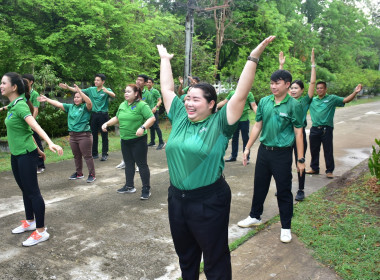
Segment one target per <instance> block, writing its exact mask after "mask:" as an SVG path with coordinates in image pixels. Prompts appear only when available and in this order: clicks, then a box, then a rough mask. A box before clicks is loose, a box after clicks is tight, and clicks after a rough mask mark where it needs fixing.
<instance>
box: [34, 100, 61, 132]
mask: <svg viewBox="0 0 380 280" xmlns="http://www.w3.org/2000/svg"><path fill="white" fill-rule="evenodd" d="M37 121H38V123H39V125H40V126H41V127H42V128H43V129H44V130H45V131H46V133H47V134H48V135H49V137H60V136H66V135H68V127H67V114H66V113H65V112H63V111H62V110H60V109H57V108H56V107H54V106H52V105H50V104H49V103H45V104H44V106H43V107H42V106H41V107H40V111H39V114H38V119H37Z"/></svg>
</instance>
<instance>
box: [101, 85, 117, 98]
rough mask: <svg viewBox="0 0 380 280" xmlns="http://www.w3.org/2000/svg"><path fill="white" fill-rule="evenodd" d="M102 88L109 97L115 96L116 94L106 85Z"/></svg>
mask: <svg viewBox="0 0 380 280" xmlns="http://www.w3.org/2000/svg"><path fill="white" fill-rule="evenodd" d="M102 90H103V91H104V92H105V93H107V94H108V95H109V97H112V98H115V96H116V94H115V93H114V92H113V91H110V90H108V89H107V88H106V87H103V88H102Z"/></svg>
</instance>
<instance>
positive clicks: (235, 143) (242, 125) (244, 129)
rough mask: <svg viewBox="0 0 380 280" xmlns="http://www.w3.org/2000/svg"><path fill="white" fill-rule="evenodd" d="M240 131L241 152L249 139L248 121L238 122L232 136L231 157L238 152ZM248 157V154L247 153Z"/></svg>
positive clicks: (235, 155) (234, 156)
mask: <svg viewBox="0 0 380 280" xmlns="http://www.w3.org/2000/svg"><path fill="white" fill-rule="evenodd" d="M240 131H241V138H242V139H243V152H244V149H245V146H247V143H248V140H249V121H248V120H247V121H241V122H239V124H238V127H237V128H236V130H235V132H234V134H233V136H232V153H231V157H233V158H236V157H237V155H238V152H239V132H240ZM248 159H249V155H248Z"/></svg>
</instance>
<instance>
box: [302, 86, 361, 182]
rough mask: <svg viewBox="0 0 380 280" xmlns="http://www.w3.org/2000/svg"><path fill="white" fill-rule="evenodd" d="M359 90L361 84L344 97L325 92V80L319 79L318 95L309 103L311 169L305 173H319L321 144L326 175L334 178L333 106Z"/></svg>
mask: <svg viewBox="0 0 380 280" xmlns="http://www.w3.org/2000/svg"><path fill="white" fill-rule="evenodd" d="M361 90H362V85H361V84H359V85H358V86H357V87H356V88H355V90H354V92H353V93H351V94H350V95H349V96H347V97H346V98H344V97H339V96H336V95H329V94H327V85H326V82H323V81H320V82H318V83H317V95H318V96H316V97H314V98H313V100H312V102H311V104H310V117H311V121H312V127H311V128H310V136H309V142H310V154H311V162H310V167H311V169H310V170H308V171H306V174H319V152H320V149H321V144H322V145H323V153H324V156H325V163H326V176H327V178H329V179H332V178H334V175H333V172H334V168H335V163H334V154H333V130H334V114H335V108H336V107H343V106H344V105H345V104H346V103H348V102H351V101H352V100H353V99H354V98H355V96H356V95H357V94H358V93H359V92H360V91H361Z"/></svg>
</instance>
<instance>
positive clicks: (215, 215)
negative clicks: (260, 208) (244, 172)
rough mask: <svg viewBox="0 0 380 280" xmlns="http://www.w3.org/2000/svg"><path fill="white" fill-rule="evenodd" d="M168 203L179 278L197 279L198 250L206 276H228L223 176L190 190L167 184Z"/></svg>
mask: <svg viewBox="0 0 380 280" xmlns="http://www.w3.org/2000/svg"><path fill="white" fill-rule="evenodd" d="M168 205H169V223H170V230H171V234H172V238H173V242H174V247H175V250H176V252H177V255H178V257H179V264H180V267H181V271H182V279H183V280H195V279H199V266H200V262H201V257H202V253H203V259H204V272H205V274H206V277H207V279H209V280H210V279H219V280H220V279H232V272H231V257H230V251H229V248H228V222H229V215H230V205H231V190H230V187H229V186H228V184H227V182H226V181H225V180H224V178H223V177H221V178H220V179H218V180H217V181H216V182H215V183H213V184H211V185H208V186H204V187H201V188H198V189H195V190H191V191H181V190H179V189H177V188H176V187H174V186H172V185H171V186H170V187H169V195H168Z"/></svg>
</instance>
